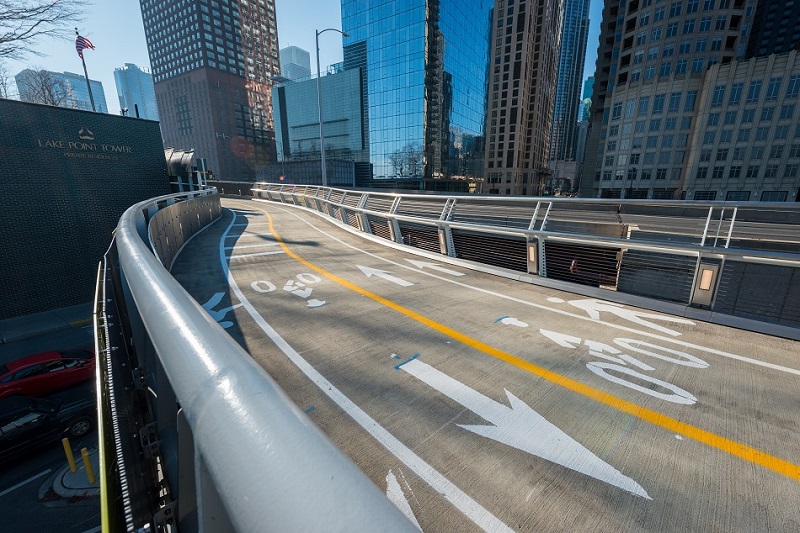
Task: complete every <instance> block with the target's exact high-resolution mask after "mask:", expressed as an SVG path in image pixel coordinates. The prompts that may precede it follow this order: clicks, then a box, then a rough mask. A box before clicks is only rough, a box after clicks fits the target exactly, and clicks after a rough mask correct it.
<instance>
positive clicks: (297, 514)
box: [95, 190, 412, 532]
mask: <svg viewBox="0 0 800 533" xmlns="http://www.w3.org/2000/svg"><path fill="white" fill-rule="evenodd" d="M219 214H220V204H219V196H218V195H217V194H216V190H209V191H199V192H194V193H189V194H178V195H170V196H165V197H161V198H156V199H152V200H148V201H145V202H141V203H139V204H136V205H134V206H133V207H131V208H130V209H128V210H127V211H126V212H125V213H124V214H123V215H122V217H121V218H120V221H119V225H118V226H117V230H116V234H115V238H114V240H113V241H112V244H111V247H110V248H109V250H108V252H107V254H106V256H105V257H104V259H103V262H102V263H101V265H100V270H99V273H98V288H97V296H96V299H95V300H96V302H95V332H96V339H97V353H98V367H99V369H100V370H99V371H100V383H101V387H100V391H99V395H100V405H101V409H100V411H101V415H100V418H101V423H100V437H101V454H100V461H101V471H102V472H103V473H104V478H103V480H102V482H101V486H102V491H101V492H102V495H101V503H102V521H103V523H102V527H103V531H122V530H125V531H131V532H138V531H155V530H159V531H170V530H175V529H176V528H177V529H180V530H182V531H198V530H200V531H202V530H205V531H233V530H235V531H254V532H255V531H258V532H260V531H264V530H265V529H274V530H277V531H379V530H380V531H407V530H412V525H411V523H410V522H409V521H408V520H407V519H406V518H405V517H404V516H403V515H402V513H401V512H400V511H399V510H397V508H396V507H394V505H393V504H392V503H391V502H390V501H389V500H388V499H387V498H386V497H385V496H384V495H383V494H382V493H381V492H380V491H379V490H378V489H377V488H376V487H375V485H373V484H372V482H371V481H370V480H369V479H368V478H367V477H366V476H365V475H364V474H363V473H362V472H361V471H360V470H359V469H358V468H357V467H356V466H355V465H354V464H353V463H352V462H351V461H350V459H349V458H347V457H346V456H345V455H344V454H343V453H342V452H341V451H340V450H338V448H336V447H335V446H334V445H333V444H332V443H331V442H330V441H329V440H328V439H327V437H326V436H325V435H324V434H323V433H322V432H321V431H320V430H319V429H318V428H317V427H316V426H315V425H314V424H313V423H312V422H310V420H309V419H308V417H307V416H306V415H305V414H304V413H303V412H302V411H301V410H300V409H299V408H298V407H297V406H295V405H294V404H293V403H292V402H291V400H290V399H289V398H288V397H287V396H286V394H285V393H284V392H283V391H282V390H281V389H280V388H279V387H278V385H277V384H276V383H275V382H274V381H273V380H272V379H271V378H270V377H269V376H268V375H267V374H266V373H265V372H264V370H263V369H262V368H261V367H260V366H259V365H258V364H256V363H255V362H254V361H253V360H252V359H251V357H250V356H249V355H248V354H247V352H245V351H244V350H243V349H242V348H241V347H240V346H239V345H238V344H237V343H236V342H235V341H234V340H233V339H232V338H231V337H230V336H229V335H228V334H227V333H226V332H225V330H223V329H222V328H221V327H220V326H219V325H218V324H217V323H216V322H215V321H214V320H213V319H211V317H210V316H209V315H208V313H206V312H205V310H203V308H202V307H201V306H200V305H199V304H198V303H197V302H195V301H194V300H193V299H192V298H191V296H190V295H189V294H188V293H187V292H186V291H185V290H184V289H183V288H182V287H181V286H180V285H179V284H178V282H177V281H176V280H175V279H174V278H172V276H170V274H169V272H168V271H167V270H166V269H165V268H164V266H163V265H167V266H169V265H170V264H171V262H172V260H173V259H174V257H175V256H176V255H177V253H178V252H179V251H180V248H181V246H182V245H183V244H184V243H185V242H187V241H188V240H189V239H190V238H191V237H192V236H193V235H194V234H196V233H197V232H199V231H202V230H203V229H204V228H205V227H207V225H208V224H210V223H212V222H213V221H214V220H216V219H217V218H218V217H219ZM148 243H149V245H148ZM154 252H155V253H154Z"/></svg>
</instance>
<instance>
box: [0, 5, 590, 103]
mask: <svg viewBox="0 0 800 533" xmlns="http://www.w3.org/2000/svg"><path fill="white" fill-rule="evenodd" d="M92 3H93V6H92V7H91V8H90V9H89V10H88V11H87V13H86V18H85V20H84V21H83V22H82V23H80V24H79V25H78V29H79V30H80V32H81V35H83V36H84V37H87V38H89V39H90V40H91V41H92V43H93V44H94V45H95V47H96V48H95V50H87V51H85V52H84V57H85V58H86V68H87V69H88V71H89V77H90V78H91V79H93V80H98V81H100V82H102V83H103V89H104V91H105V97H106V103H107V104H108V110H109V112H110V113H115V114H118V113H119V100H118V98H117V90H116V85H115V84H114V69H115V68H117V67H122V66H123V65H124V64H125V63H134V64H136V65H139V66H143V67H148V68H149V66H150V60H149V58H148V56H147V43H146V41H145V37H144V29H143V27H142V14H141V11H140V9H139V2H138V0H94V1H93V2H92ZM602 8H603V1H602V0H591V15H590V18H591V20H590V30H589V45H588V48H587V53H586V69H585V70H584V78H586V77H588V76H590V75H592V73H593V71H594V62H595V59H596V55H597V38H598V34H599V31H600V15H601V13H602ZM276 9H277V14H278V44H279V45H280V47H281V48H284V47H286V46H292V45H294V46H298V47H300V48H303V49H305V50H308V52H309V53H310V54H311V69H312V71H313V70H315V69H316V63H315V59H314V30H315V29H324V28H331V27H333V28H341V3H340V1H339V0H276ZM37 51H38V52H39V53H41V54H42V55H39V56H37V55H33V54H31V55H29V56H28V57H26V58H25V59H23V60H22V61H16V62H7V63H6V67H7V69H8V70H9V72H10V73H11V75H12V76H13V75H14V74H16V73H18V72H19V71H21V70H23V69H25V68H28V67H33V66H35V67H40V68H44V69H46V70H52V71H56V72H64V71H67V72H77V73H79V74H83V67H82V66H81V60H80V58H79V57H78V54H77V53H76V52H75V45H74V42H73V41H71V40H70V41H53V40H42V41H40V42H39V43H38V46H37ZM341 60H342V47H341V38H340V37H339V36H337V35H336V34H335V33H333V32H328V33H326V34H325V35H323V36H322V37H320V63H321V65H322V68H323V69H324V68H325V67H326V66H327V65H330V64H332V63H337V62H339V61H341Z"/></svg>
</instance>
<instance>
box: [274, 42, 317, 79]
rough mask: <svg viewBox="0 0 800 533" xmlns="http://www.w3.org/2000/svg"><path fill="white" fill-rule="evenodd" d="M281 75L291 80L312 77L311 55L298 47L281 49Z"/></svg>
mask: <svg viewBox="0 0 800 533" xmlns="http://www.w3.org/2000/svg"><path fill="white" fill-rule="evenodd" d="M281 75H282V76H283V77H284V78H288V79H290V80H299V79H302V78H308V77H309V76H311V55H310V54H309V53H308V52H307V51H305V50H303V49H302V48H298V47H297V46H287V47H286V48H281Z"/></svg>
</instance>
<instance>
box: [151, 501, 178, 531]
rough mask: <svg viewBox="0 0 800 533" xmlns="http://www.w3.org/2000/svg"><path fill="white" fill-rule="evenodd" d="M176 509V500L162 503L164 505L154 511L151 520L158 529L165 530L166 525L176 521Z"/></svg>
mask: <svg viewBox="0 0 800 533" xmlns="http://www.w3.org/2000/svg"><path fill="white" fill-rule="evenodd" d="M177 511H178V502H175V501H169V502H166V503H165V504H164V507H162V508H161V509H159V510H158V511H156V514H154V515H153V522H154V523H155V524H156V526H157V527H158V531H166V527H167V526H168V525H172V524H174V523H175V522H176V518H175V516H176V515H177Z"/></svg>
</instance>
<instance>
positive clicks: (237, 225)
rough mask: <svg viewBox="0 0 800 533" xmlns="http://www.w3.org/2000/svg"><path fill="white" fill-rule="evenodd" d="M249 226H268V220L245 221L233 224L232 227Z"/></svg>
mask: <svg viewBox="0 0 800 533" xmlns="http://www.w3.org/2000/svg"><path fill="white" fill-rule="evenodd" d="M249 226H269V222H245V223H242V224H234V225H233V227H234V228H246V227H249Z"/></svg>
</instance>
